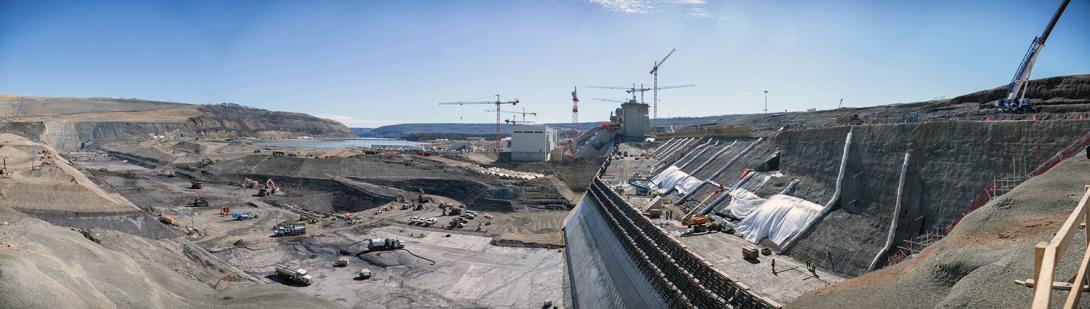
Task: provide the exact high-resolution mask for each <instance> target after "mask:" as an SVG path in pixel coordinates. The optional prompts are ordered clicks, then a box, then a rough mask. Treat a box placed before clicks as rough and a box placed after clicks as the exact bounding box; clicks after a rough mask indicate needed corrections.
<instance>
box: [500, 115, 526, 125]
mask: <svg viewBox="0 0 1090 309" xmlns="http://www.w3.org/2000/svg"><path fill="white" fill-rule="evenodd" d="M503 122H504V123H507V124H531V123H533V121H526V120H518V118H515V116H511V119H504V120H503Z"/></svg>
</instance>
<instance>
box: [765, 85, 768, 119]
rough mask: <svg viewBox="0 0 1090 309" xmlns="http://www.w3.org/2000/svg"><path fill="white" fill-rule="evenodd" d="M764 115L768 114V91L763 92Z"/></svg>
mask: <svg viewBox="0 0 1090 309" xmlns="http://www.w3.org/2000/svg"><path fill="white" fill-rule="evenodd" d="M765 114H768V90H765Z"/></svg>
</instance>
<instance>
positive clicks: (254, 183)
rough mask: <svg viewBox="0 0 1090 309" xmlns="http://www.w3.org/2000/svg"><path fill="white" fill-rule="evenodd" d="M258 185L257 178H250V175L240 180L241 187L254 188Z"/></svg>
mask: <svg viewBox="0 0 1090 309" xmlns="http://www.w3.org/2000/svg"><path fill="white" fill-rule="evenodd" d="M259 186H261V182H259V181H257V180H253V179H250V177H246V178H245V179H243V180H242V187H243V188H246V189H256V188H257V187H259Z"/></svg>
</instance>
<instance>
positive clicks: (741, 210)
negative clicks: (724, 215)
mask: <svg viewBox="0 0 1090 309" xmlns="http://www.w3.org/2000/svg"><path fill="white" fill-rule="evenodd" d="M764 202H765V199H764V198H761V197H760V196H757V194H753V192H749V190H746V189H742V188H738V189H734V191H731V192H730V205H727V210H730V214H731V215H733V216H734V217H736V218H739V219H745V218H746V217H749V215H750V214H752V213H753V211H754V210H757V208H758V207H761V204H764Z"/></svg>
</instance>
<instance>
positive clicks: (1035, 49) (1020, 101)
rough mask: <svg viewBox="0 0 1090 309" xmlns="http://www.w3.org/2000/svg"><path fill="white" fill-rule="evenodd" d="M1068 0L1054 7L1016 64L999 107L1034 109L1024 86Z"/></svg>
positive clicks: (1011, 110) (1019, 111)
mask: <svg viewBox="0 0 1090 309" xmlns="http://www.w3.org/2000/svg"><path fill="white" fill-rule="evenodd" d="M1069 2H1071V0H1063V2H1062V3H1060V7H1059V8H1057V9H1056V13H1054V14H1052V19H1051V20H1049V22H1048V26H1046V27H1045V31H1044V32H1042V33H1041V36H1038V37H1034V38H1033V42H1031V43H1030V45H1029V50H1027V51H1026V55H1025V56H1023V57H1022V63H1021V64H1020V65H1018V70H1017V71H1015V72H1014V78H1013V79H1011V82H1010V84H1009V85H1007V97H1006V98H1003V99H1000V100H999V103H998V105H999V108H1001V109H1003V110H1004V111H1010V112H1016V113H1021V112H1034V111H1036V108H1034V107H1033V104H1032V103H1031V102H1030V101H1029V99H1026V88H1027V86H1028V85H1029V77H1030V73H1031V72H1032V71H1033V65H1034V64H1035V63H1037V56H1039V55H1040V54H1041V48H1042V47H1044V46H1045V40H1047V39H1048V36H1049V34H1051V33H1052V28H1054V27H1056V22H1057V21H1059V20H1060V15H1062V14H1063V12H1064V9H1066V8H1067V4H1068V3H1069Z"/></svg>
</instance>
